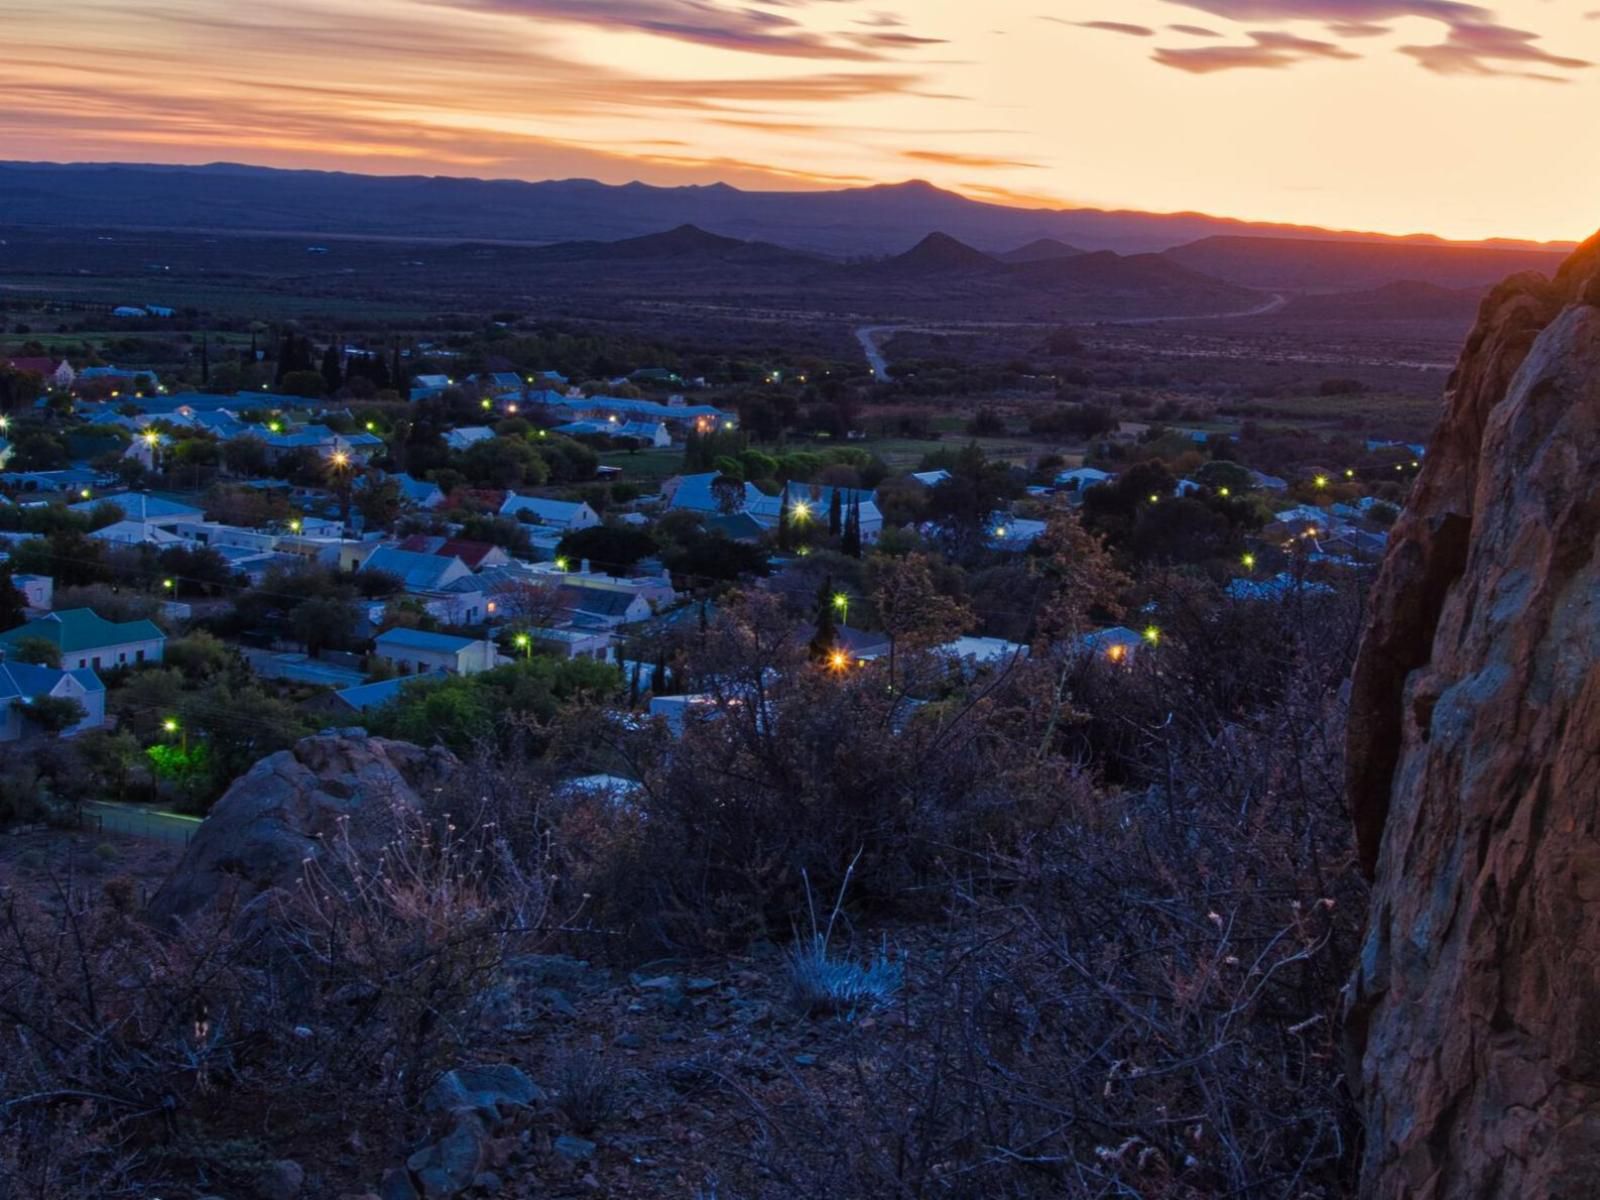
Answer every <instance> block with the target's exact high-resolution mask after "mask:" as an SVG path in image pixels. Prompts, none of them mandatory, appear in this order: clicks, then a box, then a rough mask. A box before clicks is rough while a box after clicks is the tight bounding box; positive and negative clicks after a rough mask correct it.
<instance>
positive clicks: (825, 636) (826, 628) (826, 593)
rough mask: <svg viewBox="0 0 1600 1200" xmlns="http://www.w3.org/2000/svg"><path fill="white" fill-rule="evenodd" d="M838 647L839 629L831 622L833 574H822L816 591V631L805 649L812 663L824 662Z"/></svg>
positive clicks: (831, 656)
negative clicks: (819, 586)
mask: <svg viewBox="0 0 1600 1200" xmlns="http://www.w3.org/2000/svg"><path fill="white" fill-rule="evenodd" d="M838 649H839V630H838V628H837V626H835V625H834V622H833V576H831V575H828V576H824V577H823V580H822V587H821V588H819V589H818V591H817V631H816V633H814V634H812V636H811V641H810V643H809V644H808V645H807V646H806V651H807V653H809V654H810V655H811V661H812V662H814V663H826V662H828V661H829V660H831V659H832V658H833V656H834V654H835V653H836V652H837V651H838Z"/></svg>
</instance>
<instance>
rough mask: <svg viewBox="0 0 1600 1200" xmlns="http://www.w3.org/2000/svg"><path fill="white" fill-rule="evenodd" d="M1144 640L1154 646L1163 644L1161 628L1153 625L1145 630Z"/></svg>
mask: <svg viewBox="0 0 1600 1200" xmlns="http://www.w3.org/2000/svg"><path fill="white" fill-rule="evenodd" d="M1144 640H1145V641H1147V642H1149V643H1150V644H1151V645H1152V646H1159V645H1160V644H1161V630H1159V629H1157V628H1156V627H1155V626H1154V625H1151V626H1150V627H1149V628H1147V629H1146V630H1145V631H1144Z"/></svg>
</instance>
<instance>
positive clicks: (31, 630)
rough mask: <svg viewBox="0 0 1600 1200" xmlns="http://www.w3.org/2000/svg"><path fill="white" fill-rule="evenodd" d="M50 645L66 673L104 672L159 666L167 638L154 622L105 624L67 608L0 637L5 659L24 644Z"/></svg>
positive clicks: (96, 617)
mask: <svg viewBox="0 0 1600 1200" xmlns="http://www.w3.org/2000/svg"><path fill="white" fill-rule="evenodd" d="M30 639H37V640H40V641H46V642H49V643H50V644H51V645H53V646H55V647H56V649H57V650H58V651H59V652H60V654H61V665H62V667H63V668H66V669H67V670H74V669H76V670H84V669H89V670H105V669H108V668H112V667H131V666H136V665H137V664H139V663H145V662H160V661H161V659H162V655H163V654H164V653H165V651H166V645H167V635H166V634H164V633H162V632H161V627H160V626H159V625H157V624H156V623H155V622H154V621H108V620H106V619H105V618H104V617H102V616H100V615H99V614H98V613H96V612H95V611H94V610H93V609H92V608H69V609H67V610H66V611H64V612H56V613H50V614H49V615H48V616H43V617H40V618H39V619H38V620H36V621H29V622H28V623H27V624H26V625H19V626H17V628H15V629H8V630H7V631H6V632H4V633H0V654H6V655H7V656H8V657H9V655H10V653H11V652H13V651H15V650H16V648H17V646H18V645H20V644H21V643H22V642H24V641H28V640H30Z"/></svg>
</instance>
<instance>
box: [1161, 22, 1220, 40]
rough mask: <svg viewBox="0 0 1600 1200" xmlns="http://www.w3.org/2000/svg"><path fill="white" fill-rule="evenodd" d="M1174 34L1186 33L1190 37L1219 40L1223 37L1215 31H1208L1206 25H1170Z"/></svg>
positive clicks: (1169, 27)
mask: <svg viewBox="0 0 1600 1200" xmlns="http://www.w3.org/2000/svg"><path fill="white" fill-rule="evenodd" d="M1167 28H1168V29H1170V30H1172V32H1173V33H1186V34H1188V35H1189V36H1190V37H1203V38H1219V37H1221V36H1222V35H1221V34H1220V33H1218V32H1217V31H1216V30H1215V29H1207V28H1206V27H1205V26H1204V25H1168V26H1167Z"/></svg>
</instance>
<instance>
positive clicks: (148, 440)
mask: <svg viewBox="0 0 1600 1200" xmlns="http://www.w3.org/2000/svg"><path fill="white" fill-rule="evenodd" d="M144 444H145V445H146V446H149V447H151V448H152V449H153V448H155V447H156V446H158V445H160V444H161V435H160V434H159V433H157V432H156V431H155V430H154V429H152V430H150V432H148V433H146V434H145V435H144Z"/></svg>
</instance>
